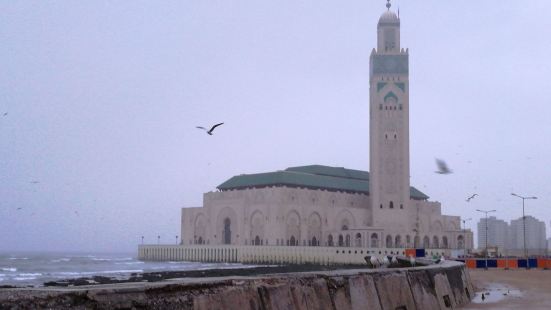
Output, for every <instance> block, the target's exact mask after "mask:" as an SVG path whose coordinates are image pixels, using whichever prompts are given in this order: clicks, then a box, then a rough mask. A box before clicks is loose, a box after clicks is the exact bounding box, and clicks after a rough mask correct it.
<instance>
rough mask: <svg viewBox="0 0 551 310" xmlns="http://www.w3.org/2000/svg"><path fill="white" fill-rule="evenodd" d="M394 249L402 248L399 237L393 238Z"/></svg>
mask: <svg viewBox="0 0 551 310" xmlns="http://www.w3.org/2000/svg"><path fill="white" fill-rule="evenodd" d="M394 247H396V248H401V247H402V237H400V235H397V236H396V237H395V238H394Z"/></svg>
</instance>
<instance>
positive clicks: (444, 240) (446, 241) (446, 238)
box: [442, 236, 448, 249]
mask: <svg viewBox="0 0 551 310" xmlns="http://www.w3.org/2000/svg"><path fill="white" fill-rule="evenodd" d="M442 247H443V248H444V249H447V248H448V237H447V236H444V237H442Z"/></svg>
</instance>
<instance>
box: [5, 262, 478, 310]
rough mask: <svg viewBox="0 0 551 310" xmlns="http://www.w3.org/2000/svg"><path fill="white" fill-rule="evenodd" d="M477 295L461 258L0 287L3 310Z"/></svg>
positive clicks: (326, 303)
mask: <svg viewBox="0 0 551 310" xmlns="http://www.w3.org/2000/svg"><path fill="white" fill-rule="evenodd" d="M473 295H474V291H473V287H472V285H471V281H470V279H469V275H468V273H467V271H466V270H465V268H464V265H463V264H460V263H456V262H448V261H447V262H445V263H443V264H440V265H433V266H427V267H418V268H399V269H382V270H377V269H375V270H373V269H369V270H368V269H354V270H338V271H321V272H306V273H288V274H277V275H262V276H254V277H250V276H249V277H239V276H233V277H222V278H186V279H173V280H168V281H164V282H157V283H145V282H144V283H125V284H113V285H99V286H81V287H78V288H77V287H74V288H71V287H68V288H32V289H31V288H29V289H4V290H0V309H39V308H48V309H195V310H203V309H239V310H245V309H266V310H268V309H384V310H386V309H391V310H413V309H423V310H425V309H453V308H456V307H459V306H463V305H465V304H467V303H469V302H470V299H471V296H473Z"/></svg>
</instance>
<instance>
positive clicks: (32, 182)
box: [31, 181, 40, 184]
mask: <svg viewBox="0 0 551 310" xmlns="http://www.w3.org/2000/svg"><path fill="white" fill-rule="evenodd" d="M38 183H40V182H39V181H31V184H38Z"/></svg>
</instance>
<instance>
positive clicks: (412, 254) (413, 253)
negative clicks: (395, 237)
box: [406, 249, 415, 257]
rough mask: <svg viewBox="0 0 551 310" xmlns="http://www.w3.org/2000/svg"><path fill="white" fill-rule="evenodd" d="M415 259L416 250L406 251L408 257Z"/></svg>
mask: <svg viewBox="0 0 551 310" xmlns="http://www.w3.org/2000/svg"><path fill="white" fill-rule="evenodd" d="M410 256H413V257H415V249H406V257H410Z"/></svg>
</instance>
